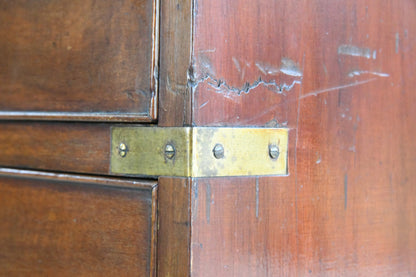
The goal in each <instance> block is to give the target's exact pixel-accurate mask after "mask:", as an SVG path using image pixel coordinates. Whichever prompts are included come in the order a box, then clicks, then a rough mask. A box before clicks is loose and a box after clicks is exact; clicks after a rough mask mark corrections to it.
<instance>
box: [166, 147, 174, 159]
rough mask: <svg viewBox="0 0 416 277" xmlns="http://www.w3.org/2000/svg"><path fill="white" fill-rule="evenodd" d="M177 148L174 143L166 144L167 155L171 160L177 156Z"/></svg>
mask: <svg viewBox="0 0 416 277" xmlns="http://www.w3.org/2000/svg"><path fill="white" fill-rule="evenodd" d="M175 153H176V150H175V147H174V146H173V145H172V144H169V143H168V144H166V146H165V157H166V158H168V159H169V160H171V159H173V157H174V156H175Z"/></svg>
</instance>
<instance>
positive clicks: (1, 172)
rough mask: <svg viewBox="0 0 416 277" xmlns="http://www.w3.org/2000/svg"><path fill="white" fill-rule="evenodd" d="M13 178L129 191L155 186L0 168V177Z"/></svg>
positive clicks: (98, 177)
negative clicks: (90, 185)
mask: <svg viewBox="0 0 416 277" xmlns="http://www.w3.org/2000/svg"><path fill="white" fill-rule="evenodd" d="M1 176H6V177H13V178H25V179H38V180H51V181H62V182H73V183H82V184H85V183H87V184H93V185H99V186H106V187H119V188H131V189H153V188H154V187H156V186H157V181H151V180H137V179H130V178H112V177H102V176H93V175H79V174H67V173H56V172H46V171H35V170H22V169H15V168H3V167H0V177H1Z"/></svg>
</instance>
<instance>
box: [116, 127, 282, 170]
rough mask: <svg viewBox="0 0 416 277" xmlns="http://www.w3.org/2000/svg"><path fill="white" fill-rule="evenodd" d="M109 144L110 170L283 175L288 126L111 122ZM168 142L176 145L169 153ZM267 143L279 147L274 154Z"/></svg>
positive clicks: (275, 147)
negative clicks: (125, 124) (165, 125)
mask: <svg viewBox="0 0 416 277" xmlns="http://www.w3.org/2000/svg"><path fill="white" fill-rule="evenodd" d="M111 144H112V145H111V149H112V150H111V172H112V173H114V174H121V175H135V176H181V177H215V176H258V175H261V176H264V175H287V149H288V129H278V128H216V127H212V128H211V127H193V128H191V127H183V128H180V127H178V128H163V127H113V128H112V143H111ZM167 145H171V146H173V149H174V155H173V157H171V158H169V157H170V156H172V153H171V151H170V155H169V153H166V152H165V150H166V149H168V150H169V149H170V150H172V149H171V148H170V147H168V148H167V147H166V146H167ZM217 145H219V146H220V147H219V149H223V151H220V152H221V153H220V155H218V153H217V152H215V151H214V148H215V146H217ZM271 147H274V148H273V149H274V150H275V151H276V149H277V150H278V157H277V158H276V157H275V156H276V155H274V158H273V155H272V154H271V153H270V151H271V150H270V149H271ZM214 152H215V153H214ZM215 154H217V155H215ZM274 154H276V152H274ZM216 156H217V157H216Z"/></svg>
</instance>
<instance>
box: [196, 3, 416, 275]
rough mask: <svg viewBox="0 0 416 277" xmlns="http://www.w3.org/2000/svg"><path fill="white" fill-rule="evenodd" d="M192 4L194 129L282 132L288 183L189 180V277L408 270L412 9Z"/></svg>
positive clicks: (413, 251)
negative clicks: (286, 136)
mask: <svg viewBox="0 0 416 277" xmlns="http://www.w3.org/2000/svg"><path fill="white" fill-rule="evenodd" d="M195 7H196V8H195V13H194V14H195V20H194V39H193V49H194V57H193V61H194V65H193V72H194V75H193V76H192V78H193V79H194V80H196V81H195V83H194V89H193V96H194V98H193V114H192V119H193V124H194V125H197V126H281V127H287V128H290V129H291V131H290V140H289V143H290V149H289V154H290V155H289V174H290V175H289V176H288V177H270V178H265V177H260V178H258V179H256V178H212V179H204V180H196V181H197V182H196V183H194V184H193V190H195V187H194V186H197V191H198V194H197V195H193V196H192V207H193V209H192V228H191V238H192V241H191V260H192V263H191V267H192V268H191V272H192V276H294V275H295V276H304V275H308V276H413V275H415V274H416V262H415V261H416V214H415V211H416V204H415V201H413V199H414V198H415V197H416V189H415V188H416V186H415V180H416V170H415V169H416V159H415V157H416V140H415V139H414V138H415V136H416V129H415V127H414V126H416V109H415V107H414V105H415V103H416V94H415V93H414V87H415V86H416V81H415V78H413V76H414V75H415V73H416V72H415V67H414V61H415V59H416V51H415V49H416V48H415V43H416V39H415V38H416V5H415V3H414V1H411V0H403V1H384V2H383V3H381V2H374V1H355V0H343V1H336V2H334V1H329V0H314V1H306V2H299V1H266V0H264V1H263V0H261V1H249V0H238V1H222V0H219V1H209V0H198V1H197V2H196V4H195Z"/></svg>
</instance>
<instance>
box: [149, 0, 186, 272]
mask: <svg viewBox="0 0 416 277" xmlns="http://www.w3.org/2000/svg"><path fill="white" fill-rule="evenodd" d="M192 3H193V1H190V0H174V1H168V0H162V1H161V12H160V13H161V24H160V33H161V37H160V78H159V83H160V88H159V96H160V98H159V113H158V126H161V127H162V126H164V127H174V126H176V127H182V126H189V125H190V124H191V94H190V92H191V87H190V86H189V80H188V70H189V68H190V65H191V61H192V58H191V57H192V48H191V46H192V18H193V6H192ZM158 186H159V187H158V236H157V239H158V247H157V276H183V277H186V276H190V270H191V269H190V265H191V252H190V242H191V237H190V235H191V218H190V216H191V210H190V205H191V179H190V178H172V177H160V178H159V180H158Z"/></svg>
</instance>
